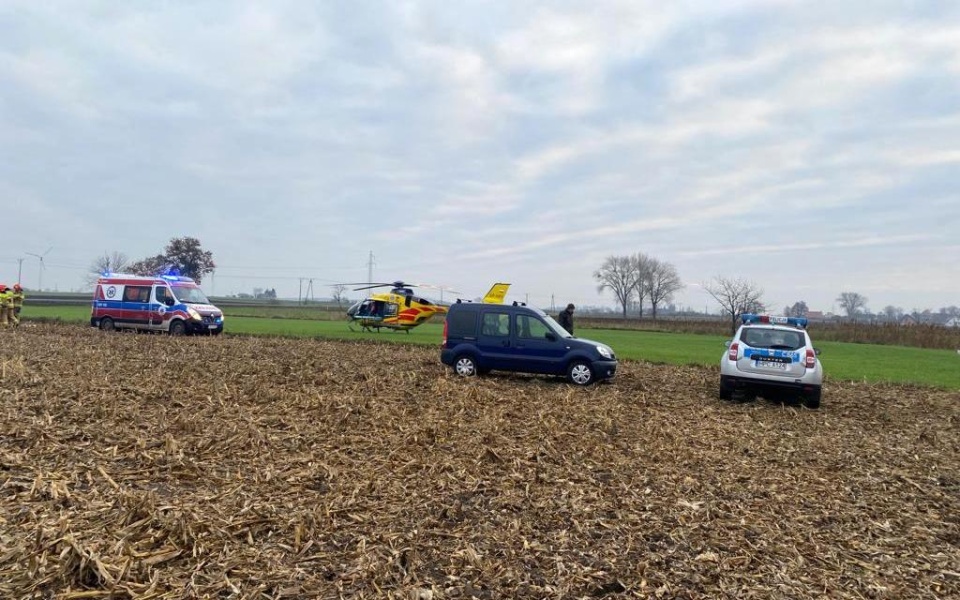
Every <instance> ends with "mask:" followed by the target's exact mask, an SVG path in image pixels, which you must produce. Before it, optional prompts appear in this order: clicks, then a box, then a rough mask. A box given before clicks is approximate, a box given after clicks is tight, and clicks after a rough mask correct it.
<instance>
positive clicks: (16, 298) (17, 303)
mask: <svg viewBox="0 0 960 600" xmlns="http://www.w3.org/2000/svg"><path fill="white" fill-rule="evenodd" d="M12 297H13V314H12V315H11V316H9V317H8V318H9V320H10V322H11V323H12V324H13V326H14V327H16V326H18V325H20V309H22V308H23V299H24V298H25V297H26V295H25V294H24V293H23V288H22V287H20V284H19V283H15V284H13V294H12Z"/></svg>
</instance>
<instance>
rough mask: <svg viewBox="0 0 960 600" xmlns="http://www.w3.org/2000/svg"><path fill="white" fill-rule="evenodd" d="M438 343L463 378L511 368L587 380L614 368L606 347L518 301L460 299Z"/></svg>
mask: <svg viewBox="0 0 960 600" xmlns="http://www.w3.org/2000/svg"><path fill="white" fill-rule="evenodd" d="M440 348H441V349H440V361H441V362H442V363H443V364H445V365H448V366H450V367H453V370H454V372H455V373H456V374H457V375H461V376H463V377H470V376H472V375H476V374H485V373H488V372H490V371H513V372H518V373H542V374H547V375H562V376H566V377H567V378H568V379H569V380H570V382H572V383H574V384H576V385H589V384H591V383H593V382H594V381H598V380H606V379H612V378H613V376H614V375H615V374H616V372H617V357H616V356H615V355H614V353H613V350H612V349H611V348H610V346H607V345H606V344H601V343H599V342H593V341H590V340H585V339H581V338H577V337H573V336H572V335H570V334H569V333H567V331H566V330H565V329H564V328H563V327H561V326H560V324H559V323H557V322H556V321H555V320H554V319H553V318H552V317H551V316H550V315H548V314H546V313H545V312H543V311H542V310H540V309H537V308H532V307H529V306H525V305H523V304H518V303H514V304H513V305H506V304H487V303H473V302H461V301H459V300H458V301H457V303H456V304H452V305H451V306H450V309H449V311H448V312H447V320H446V321H445V322H444V325H443V343H442V344H441V346H440Z"/></svg>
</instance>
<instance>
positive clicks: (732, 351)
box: [714, 342, 740, 362]
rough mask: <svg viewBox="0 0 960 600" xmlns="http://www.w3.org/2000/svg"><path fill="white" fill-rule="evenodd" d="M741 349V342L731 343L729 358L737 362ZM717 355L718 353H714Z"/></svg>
mask: <svg viewBox="0 0 960 600" xmlns="http://www.w3.org/2000/svg"><path fill="white" fill-rule="evenodd" d="M739 349H740V343H739V342H734V343H732V344H730V350H729V351H728V352H727V360H732V361H734V362H736V360H737V351H738V350H739ZM714 356H716V355H714Z"/></svg>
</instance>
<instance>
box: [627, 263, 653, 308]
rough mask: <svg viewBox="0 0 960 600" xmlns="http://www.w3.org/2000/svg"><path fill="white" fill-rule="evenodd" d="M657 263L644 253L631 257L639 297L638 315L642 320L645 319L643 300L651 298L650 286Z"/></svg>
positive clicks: (636, 291) (635, 290) (635, 286)
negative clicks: (654, 266)
mask: <svg viewBox="0 0 960 600" xmlns="http://www.w3.org/2000/svg"><path fill="white" fill-rule="evenodd" d="M655 262H656V259H655V258H651V257H649V256H647V255H646V254H644V253H643V252H637V253H636V254H634V255H633V256H631V257H630V263H631V265H632V266H633V270H634V274H633V277H634V292H635V293H636V295H637V307H638V313H639V316H640V317H641V318H642V317H643V299H644V298H649V297H650V286H651V280H652V278H653V265H654V263H655Z"/></svg>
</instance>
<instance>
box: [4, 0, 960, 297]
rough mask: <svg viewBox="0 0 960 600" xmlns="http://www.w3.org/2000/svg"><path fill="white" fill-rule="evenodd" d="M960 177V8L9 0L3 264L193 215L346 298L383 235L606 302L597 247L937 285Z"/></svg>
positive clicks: (78, 259)
mask: <svg viewBox="0 0 960 600" xmlns="http://www.w3.org/2000/svg"><path fill="white" fill-rule="evenodd" d="M958 190H960V2H953V1H943V2H936V1H924V0H915V1H910V2H906V1H884V0H862V1H854V0H848V1H840V2H825V1H817V2H793V1H788V0H785V1H751V0H730V1H723V0H720V1H715V2H707V1H702V2H701V1H696V2H682V1H676V2H674V1H671V2H664V1H662V0H652V1H640V0H624V1H599V2H597V1H586V2H562V1H554V2H533V1H525V2H516V1H513V0H508V1H503V2H500V1H485V2H459V1H457V2H449V1H445V0H444V1H437V2H400V1H388V2H363V1H360V2H305V1H282V0H263V1H249V2H220V1H217V2H205V1H198V0H191V1H189V2H187V1H182V2H176V1H169V2H117V1H115V0H109V1H102V2H94V1H71V2H67V1H62V2H36V1H35V0H4V1H3V2H0V224H2V231H3V243H2V249H0V282H6V283H11V282H13V281H15V280H16V277H17V273H18V268H21V267H22V279H23V283H24V284H25V285H26V286H27V287H30V288H35V287H37V285H38V284H39V283H40V280H41V278H42V285H43V287H44V288H53V287H54V286H56V287H57V288H58V289H60V290H67V289H78V288H80V287H81V286H82V281H83V279H84V277H85V274H86V272H87V271H88V269H89V265H90V264H91V263H92V262H93V260H94V259H95V258H96V257H97V256H98V255H102V254H103V253H104V252H113V251H120V252H123V253H125V254H127V255H128V256H129V257H130V258H132V259H139V258H143V257H146V256H149V255H154V254H158V253H160V252H162V250H163V248H164V246H165V245H166V244H167V242H168V241H169V240H170V239H171V238H173V237H181V236H194V237H197V238H199V239H200V241H201V243H202V245H203V247H204V248H205V249H207V250H210V251H212V252H213V254H214V259H215V261H216V263H217V265H218V268H217V271H216V273H215V276H214V277H213V278H212V279H209V278H208V279H207V280H205V281H204V287H205V289H206V291H207V292H208V293H213V294H217V295H222V294H228V293H236V292H243V291H247V292H249V291H250V290H252V288H254V287H264V288H276V290H277V292H278V293H279V294H280V295H281V296H293V297H296V296H297V295H298V292H299V289H300V278H313V286H314V293H315V295H316V296H321V295H323V296H325V295H329V293H330V292H329V289H330V288H329V284H331V283H334V282H345V281H346V282H354V281H365V280H366V279H367V272H368V260H369V256H370V254H371V253H372V254H373V257H374V264H373V278H374V280H376V281H392V280H395V279H403V280H405V281H408V282H427V283H433V284H438V285H445V286H449V287H450V288H454V289H456V290H459V291H460V292H461V293H462V294H463V295H464V296H476V295H479V294H482V293H483V292H484V291H486V289H487V288H488V287H489V285H490V284H491V283H493V282H494V281H507V282H510V283H512V284H513V287H512V289H511V297H512V299H520V300H524V299H528V300H529V301H530V302H531V303H535V304H538V305H540V306H544V307H549V306H550V304H551V302H554V303H556V304H557V305H559V304H561V303H566V302H569V301H572V302H575V303H577V304H581V305H598V304H603V305H613V304H614V301H613V298H612V297H611V296H610V295H609V294H606V295H601V294H599V293H598V292H597V289H596V282H595V281H594V279H593V277H592V273H593V272H594V271H595V270H596V269H597V268H598V267H599V266H600V264H601V263H602V262H603V259H604V258H605V257H607V256H610V255H626V254H633V253H636V252H645V253H647V254H648V255H651V256H653V257H656V258H659V259H661V260H664V261H668V262H670V263H672V264H673V265H675V266H676V267H677V269H678V271H679V273H680V276H681V278H682V279H683V281H684V282H685V283H686V284H687V287H686V288H685V290H684V291H683V292H681V293H680V294H678V297H677V300H678V301H679V302H680V303H681V304H682V305H684V306H693V307H698V308H699V309H700V310H703V308H704V307H706V306H710V307H712V308H711V309H713V308H715V306H716V304H715V303H714V302H712V301H711V300H710V299H709V298H708V296H707V295H706V294H705V293H704V291H703V290H702V288H700V287H698V285H697V284H703V283H706V282H710V281H711V280H713V279H714V278H715V277H717V276H724V277H739V278H744V279H747V280H750V281H753V282H755V283H756V284H757V285H758V286H759V287H762V288H763V289H764V290H765V295H764V298H765V300H766V301H767V302H768V303H769V304H770V305H771V306H772V307H774V308H776V309H777V310H780V309H782V307H783V306H784V305H786V304H792V303H793V302H796V301H798V300H804V301H806V302H807V304H808V305H809V306H810V308H811V309H815V310H817V309H819V310H826V311H829V310H831V309H836V310H839V307H838V306H836V301H835V299H836V297H837V296H838V295H839V294H840V293H841V292H845V291H850V292H859V293H861V294H862V295H864V296H866V297H867V298H868V308H870V309H871V310H874V311H880V310H882V309H883V307H884V306H886V305H894V306H899V307H902V308H904V309H906V310H911V309H913V308H921V309H922V308H933V309H937V308H939V307H942V306H949V305H958V304H960V193H958ZM48 249H49V252H47V251H48ZM45 252H46V254H45V258H44V263H45V265H46V270H45V271H43V272H42V273H41V271H40V262H39V260H38V259H37V258H36V257H34V256H31V254H38V255H43V254H44V253H45ZM20 258H23V259H25V260H23V262H22V265H21V263H20V261H19V260H18V259H20ZM304 285H306V284H304ZM424 291H425V292H427V293H428V295H432V296H434V297H436V296H437V294H436V293H435V292H431V291H430V290H424ZM354 296H359V294H354ZM448 297H449V296H447V297H445V299H447V298H448ZM508 299H511V298H510V297H508Z"/></svg>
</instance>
